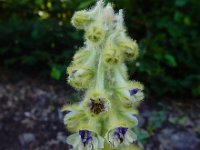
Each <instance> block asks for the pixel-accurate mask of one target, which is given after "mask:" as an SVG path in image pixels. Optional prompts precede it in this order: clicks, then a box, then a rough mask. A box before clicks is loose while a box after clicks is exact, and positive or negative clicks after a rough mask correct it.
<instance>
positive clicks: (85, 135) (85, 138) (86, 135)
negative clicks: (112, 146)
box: [79, 130, 92, 147]
mask: <svg viewBox="0 0 200 150" xmlns="http://www.w3.org/2000/svg"><path fill="white" fill-rule="evenodd" d="M79 135H80V136H81V141H82V143H83V145H84V147H85V146H86V145H88V144H89V142H90V141H91V140H92V136H91V131H88V130H79Z"/></svg>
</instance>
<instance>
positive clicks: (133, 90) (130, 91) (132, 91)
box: [129, 88, 140, 96]
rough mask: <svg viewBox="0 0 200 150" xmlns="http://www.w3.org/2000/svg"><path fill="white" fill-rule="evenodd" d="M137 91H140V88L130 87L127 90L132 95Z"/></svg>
mask: <svg viewBox="0 0 200 150" xmlns="http://www.w3.org/2000/svg"><path fill="white" fill-rule="evenodd" d="M138 91H140V89H137V88H136V89H131V90H129V93H130V95H131V96H133V95H135V94H137V92H138Z"/></svg>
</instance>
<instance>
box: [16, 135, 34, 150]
mask: <svg viewBox="0 0 200 150" xmlns="http://www.w3.org/2000/svg"><path fill="white" fill-rule="evenodd" d="M19 141H20V144H21V146H22V147H27V146H28V145H29V144H30V143H31V142H33V141H35V135H34V134H33V133H23V134H20V135H19Z"/></svg>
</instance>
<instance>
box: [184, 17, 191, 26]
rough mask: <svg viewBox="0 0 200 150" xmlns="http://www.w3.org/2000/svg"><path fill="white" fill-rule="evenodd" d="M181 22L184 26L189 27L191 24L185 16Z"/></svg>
mask: <svg viewBox="0 0 200 150" xmlns="http://www.w3.org/2000/svg"><path fill="white" fill-rule="evenodd" d="M183 22H184V24H185V25H187V26H189V25H190V24H191V20H190V18H189V16H185V17H184V20H183Z"/></svg>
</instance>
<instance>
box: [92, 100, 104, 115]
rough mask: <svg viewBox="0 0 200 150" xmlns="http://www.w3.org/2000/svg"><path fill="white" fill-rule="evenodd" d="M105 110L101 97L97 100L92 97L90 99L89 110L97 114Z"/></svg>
mask: <svg viewBox="0 0 200 150" xmlns="http://www.w3.org/2000/svg"><path fill="white" fill-rule="evenodd" d="M104 110H105V105H104V102H103V100H102V99H101V98H99V99H98V100H97V101H95V100H94V99H90V111H91V112H92V113H94V114H97V115H98V114H99V113H101V112H103V111H104Z"/></svg>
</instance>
